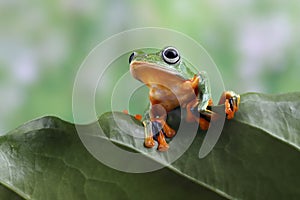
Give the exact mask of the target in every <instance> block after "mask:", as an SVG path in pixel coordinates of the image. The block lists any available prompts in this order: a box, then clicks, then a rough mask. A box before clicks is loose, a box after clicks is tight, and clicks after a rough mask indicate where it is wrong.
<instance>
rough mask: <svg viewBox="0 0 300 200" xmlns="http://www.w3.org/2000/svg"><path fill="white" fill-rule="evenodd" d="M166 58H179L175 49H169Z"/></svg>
mask: <svg viewBox="0 0 300 200" xmlns="http://www.w3.org/2000/svg"><path fill="white" fill-rule="evenodd" d="M165 56H166V57H167V58H170V59H172V58H176V57H177V56H178V54H177V51H175V50H174V49H169V50H167V51H166V52H165Z"/></svg>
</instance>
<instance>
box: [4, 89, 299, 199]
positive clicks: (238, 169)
mask: <svg viewBox="0 0 300 200" xmlns="http://www.w3.org/2000/svg"><path fill="white" fill-rule="evenodd" d="M299 118H300V93H291V94H282V95H263V94H255V93H249V94H244V95H242V96H241V104H240V110H239V111H238V113H237V114H236V116H235V118H234V119H233V120H231V121H226V123H225V126H224V129H223V131H222V134H221V136H220V138H219V140H218V142H217V144H216V146H215V147H214V148H213V150H212V151H211V152H210V153H209V155H208V156H206V157H205V158H203V159H199V158H198V153H199V149H200V147H201V144H202V142H203V139H204V137H205V133H203V132H199V134H197V136H196V138H195V139H194V141H193V143H192V145H191V146H190V147H189V149H188V150H187V151H186V152H185V153H184V154H183V155H182V156H181V157H180V158H179V159H178V160H176V161H175V162H173V163H172V164H171V165H169V166H167V167H165V168H163V169H161V170H158V171H155V172H151V173H144V174H131V173H124V172H120V171H116V170H114V169H111V168H109V167H107V166H105V165H103V164H102V163H100V162H99V161H97V160H96V159H94V158H93V157H92V156H91V155H90V154H89V153H88V151H87V150H86V149H85V147H84V146H83V145H82V143H81V141H80V139H79V137H78V135H77V133H76V129H75V127H74V125H73V124H69V123H67V122H64V121H62V120H60V119H58V118H55V117H44V118H41V119H37V120H34V121H32V122H29V123H27V124H25V125H23V126H21V127H20V128H18V129H16V130H14V131H12V132H10V133H8V134H7V135H5V136H1V137H0V152H1V156H0V182H1V184H2V185H4V186H5V190H4V192H2V189H1V188H0V189H1V190H0V197H1V195H2V194H4V195H5V193H7V190H11V192H12V194H14V195H16V194H17V195H18V196H19V197H22V198H25V199H184V198H185V199H186V198H188V199H222V198H227V199H299V198H300V190H299V187H300V173H299V169H300V152H299V149H300V148H299V147H300V138H299V137H300V136H299V135H300V124H299ZM115 120H116V121H117V122H118V125H117V124H116V121H115ZM132 120H133V119H132V118H130V117H129V116H128V115H124V114H122V113H114V115H112V113H106V114H104V115H102V116H101V117H100V119H99V123H100V124H101V127H102V128H103V130H104V131H105V133H106V135H107V137H108V140H111V141H113V142H114V143H115V144H117V145H118V146H120V147H122V148H124V149H129V150H131V151H136V152H140V153H142V154H144V155H146V156H150V154H155V153H157V154H161V155H164V153H160V152H157V151H156V150H155V149H146V148H144V147H143V141H142V140H141V139H137V138H133V137H132V136H130V135H129V134H127V133H129V132H132V131H135V132H138V133H139V134H143V127H142V126H141V124H140V123H139V122H137V121H134V123H133V121H132ZM85 127H87V128H90V130H92V128H93V125H86V126H85ZM187 134H188V133H187ZM175 137H176V136H175ZM172 142H173V141H171V142H170V146H171V148H176V147H174V146H172ZM112 156H113V155H112ZM161 158H162V159H164V158H166V157H164V156H162V157H161ZM153 162H155V161H153Z"/></svg>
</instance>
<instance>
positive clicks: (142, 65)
mask: <svg viewBox="0 0 300 200" xmlns="http://www.w3.org/2000/svg"><path fill="white" fill-rule="evenodd" d="M130 72H131V74H132V76H133V77H134V78H135V79H137V80H139V81H141V82H143V83H145V84H159V85H165V86H174V85H176V84H178V83H182V82H184V81H186V80H185V79H184V78H183V77H182V76H181V75H180V74H179V73H178V72H177V71H176V70H173V69H171V68H166V67H164V66H161V65H158V64H154V63H148V62H143V61H132V62H131V63H130Z"/></svg>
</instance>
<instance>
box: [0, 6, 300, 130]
mask: <svg viewBox="0 0 300 200" xmlns="http://www.w3.org/2000/svg"><path fill="white" fill-rule="evenodd" d="M145 26H155V27H164V28H171V29H174V30H177V31H180V32H182V33H185V34H187V35H189V36H190V37H192V38H193V39H195V40H196V41H197V42H198V43H200V44H202V45H203V47H204V48H205V49H206V50H207V51H208V52H209V54H210V55H211V57H212V58H213V60H214V61H215V62H216V64H217V66H218V67H219V70H220V72H221V74H222V76H223V80H224V82H225V86H226V88H228V89H232V90H235V91H236V92H238V93H244V92H248V91H257V92H265V93H284V92H292V91H299V85H300V80H299V78H298V76H299V75H300V56H299V55H300V48H299V44H300V37H299V36H300V1H298V0H291V1H273V0H260V1H259V0H256V1H251V0H242V1H235V0H218V1H217V0H210V1H196V0H195V1H170V0H166V1H159V0H154V1H137V0H135V1H134V0H131V1H123V0H110V1H108V0H106V1H79V0H65V1H58V0H51V1H50V0H44V1H34V0H22V1H18V0H0V133H1V134H4V133H5V132H7V131H9V130H11V129H13V128H15V127H16V126H18V125H20V124H22V123H24V122H26V121H28V120H31V119H33V118H37V117H40V116H43V115H56V116H59V117H61V118H62V119H65V120H68V121H72V120H73V119H72V88H73V82H74V79H75V75H76V72H77V70H78V68H79V66H80V65H81V63H82V61H83V59H84V58H85V57H86V56H87V54H88V53H89V52H90V51H91V50H92V48H93V47H95V46H96V45H97V44H98V43H99V42H101V41H103V40H104V39H106V38H108V37H109V36H111V35H113V34H116V33H119V32H121V31H124V30H127V29H131V28H137V27H145ZM173 45H174V46H176V44H173ZM124 67H126V68H127V67H128V64H127V63H124Z"/></svg>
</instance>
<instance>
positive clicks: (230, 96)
mask: <svg viewBox="0 0 300 200" xmlns="http://www.w3.org/2000/svg"><path fill="white" fill-rule="evenodd" d="M223 103H224V104H225V113H226V117H227V119H232V118H233V117H234V113H235V112H237V111H238V110H239V103H240V95H238V94H236V93H235V92H233V91H226V92H224V93H223V94H222V96H221V98H220V102H219V104H223Z"/></svg>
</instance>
